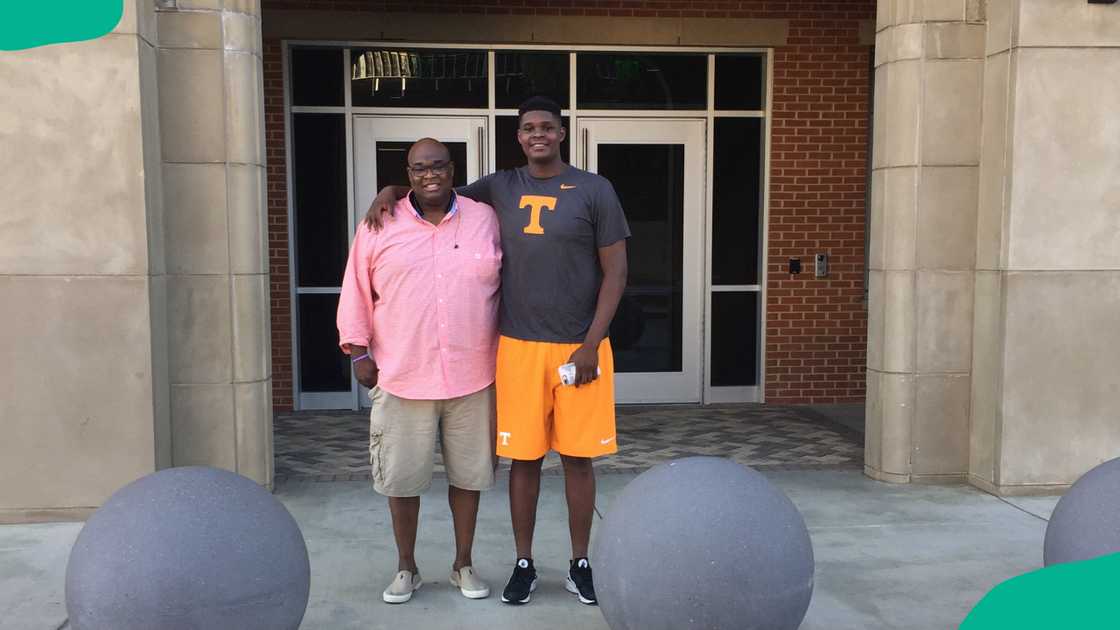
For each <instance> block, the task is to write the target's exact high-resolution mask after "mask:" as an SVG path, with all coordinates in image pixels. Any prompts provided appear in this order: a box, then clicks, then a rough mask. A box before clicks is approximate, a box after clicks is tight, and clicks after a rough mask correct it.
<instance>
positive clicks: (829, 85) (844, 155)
mask: <svg viewBox="0 0 1120 630" xmlns="http://www.w3.org/2000/svg"><path fill="white" fill-rule="evenodd" d="M263 8H264V19H265V20H266V21H267V20H268V11H269V10H270V9H285V10H298V9H314V10H340V11H341V10H345V11H373V12H384V11H393V12H407V11H411V12H425V11H427V12H434V11H439V12H441V13H487V14H532V15H600V16H634V17H714V18H721V17H727V18H774V19H787V20H789V21H790V31H789V40H788V41H789V45H787V46H783V47H779V48H777V49H776V50H775V55H774V86H773V91H774V100H773V115H772V137H771V155H770V162H769V165H770V228H769V248H770V249H769V260H768V261H767V268H768V271H769V276H768V285H767V289H768V304H767V305H766V308H767V312H768V321H767V327H766V348H765V358H764V361H765V365H766V380H767V383H766V400H767V401H768V402H771V403H832V402H859V401H862V400H863V397H864V382H865V380H864V379H865V376H864V371H865V367H866V348H867V309H866V305H865V303H864V300H863V297H864V286H863V285H864V282H863V278H864V276H863V270H864V261H865V257H864V208H865V200H866V185H867V151H868V129H869V117H870V113H869V110H870V103H871V95H870V76H869V71H870V60H871V48H870V47H868V46H860V45H858V28H859V21H860V20H873V19H874V18H875V0H788V1H784V2H783V1H777V0H462V1H461V2H455V1H453V0H413V1H410V2H407V3H404V2H393V1H389V2H381V1H374V2H358V1H354V0H349V1H343V0H263ZM280 63H281V60H280V43H279V42H278V41H268V40H266V41H265V57H264V64H265V115H266V121H267V122H266V133H267V136H268V138H267V142H268V195H269V198H268V207H269V231H270V234H269V251H270V264H271V271H272V309H273V310H272V331H273V332H272V337H273V338H272V373H273V406H274V408H275V409H277V410H286V409H290V408H291V405H292V360H291V359H292V350H291V303H290V300H289V293H288V291H289V274H288V249H287V244H288V225H287V203H288V201H287V192H286V188H285V186H286V181H285V174H284V171H285V166H284V165H285V161H284V125H283V85H282V77H281V69H280ZM818 252H827V253H829V254H830V275H829V277H828V278H825V279H822V280H816V279H814V278H813V277H812V257H813V255H814V254H815V253H818ZM790 258H800V259H801V260H802V263H803V264H804V266H805V272H804V273H802V274H801V275H800V276H790V275H789V273H788V260H789V259H790Z"/></svg>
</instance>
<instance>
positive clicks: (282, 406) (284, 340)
mask: <svg viewBox="0 0 1120 630" xmlns="http://www.w3.org/2000/svg"><path fill="white" fill-rule="evenodd" d="M282 63H283V61H282V59H281V50H280V42H279V41H275V40H266V41H265V42H264V115H265V121H264V133H265V144H266V151H265V155H266V156H267V164H268V167H267V178H268V180H267V181H268V272H269V294H270V295H269V301H270V305H271V307H272V407H273V409H274V410H276V411H290V410H291V409H292V299H291V274H290V273H289V270H288V261H289V257H288V178H287V156H286V155H285V154H284V69H283V66H282Z"/></svg>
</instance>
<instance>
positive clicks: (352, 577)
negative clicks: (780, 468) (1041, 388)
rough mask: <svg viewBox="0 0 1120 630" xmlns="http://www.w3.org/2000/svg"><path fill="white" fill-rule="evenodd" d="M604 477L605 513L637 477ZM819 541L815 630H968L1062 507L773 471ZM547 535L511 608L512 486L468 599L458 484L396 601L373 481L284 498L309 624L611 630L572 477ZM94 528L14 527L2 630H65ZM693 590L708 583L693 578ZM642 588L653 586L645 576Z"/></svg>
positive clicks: (432, 504)
mask: <svg viewBox="0 0 1120 630" xmlns="http://www.w3.org/2000/svg"><path fill="white" fill-rule="evenodd" d="M634 476H635V475H633V474H621V473H619V474H604V475H601V476H600V484H599V489H600V500H599V507H600V509H601V510H605V509H607V508H608V506H609V504H610V501H611V498H612V497H614V496H616V495H617V493H618V492H619V491H620V490H621V489H622V488H623V487H624V486H625V485H626V484H627V483H628V482H629V481H630V480H632V479H633V478H634ZM767 476H768V477H769V478H770V479H771V480H772V481H773V482H774V483H776V484H777V485H778V486H779V487H780V488H782V490H784V491H785V492H786V493H787V494H788V495H789V496H790V498H791V499H793V501H794V503H796V504H797V506H798V508H799V509H800V510H801V512H802V514H803V515H804V516H805V520H806V522H807V523H808V525H809V529H810V532H811V535H812V538H813V546H814V550H815V554H816V560H817V567H816V590H815V593H814V595H813V603H812V605H811V606H810V608H809V613H808V616H807V617H806V620H805V623H804V624H803V626H802V628H803V630H825V629H827V630H849V629H850V630H877V629H887V628H898V629H906V630H924V629H929V630H945V629H947V628H955V627H956V626H957V624H959V623H960V621H961V620H962V619H963V618H964V616H965V615H966V614H967V613H968V611H969V610H970V609H971V607H972V606H973V605H974V604H975V603H976V602H977V601H978V600H979V599H980V598H981V597H982V596H983V595H984V594H985V593H986V592H987V591H988V590H989V589H990V588H991V587H992V586H994V585H995V584H997V583H999V582H1000V581H1002V580H1004V579H1007V578H1009V577H1012V576H1014V575H1017V574H1020V573H1023V572H1025V571H1029V570H1032V569H1035V568H1038V567H1039V566H1040V565H1041V561H1042V539H1043V533H1044V531H1045V527H1046V522H1045V519H1046V518H1048V517H1049V515H1050V512H1051V510H1052V509H1053V506H1054V504H1055V503H1056V501H1057V498H1056V497H1046V498H1017V499H1010V500H1006V501H1005V500H1001V499H998V498H995V497H992V496H990V495H987V494H984V493H981V492H979V491H977V490H974V489H971V488H968V487H965V486H950V487H935V486H895V485H887V484H882V483H878V482H875V481H871V480H869V479H867V478H865V477H863V476H862V475H861V474H859V473H858V472H854V471H853V472H848V471H800V472H769V473H767ZM543 485H544V487H543V489H542V495H541V508H540V513H539V517H538V525H537V538H536V549H535V551H536V554H535V555H536V561H537V566H538V570H539V572H540V574H541V578H542V580H541V585H540V588H539V589H538V590H537V592H536V593H535V594H534V596H533V601H532V602H531V603H530V604H529V605H527V606H522V607H520V608H515V607H510V606H505V605H503V604H501V603H500V602H498V599H497V594H499V593H500V589H501V587H502V585H503V584H504V581H505V579H506V578H507V577H508V573H507V572H508V570H509V568H510V565H511V562H512V556H513V539H512V533H511V530H510V526H509V518H508V511H507V503H506V494H505V492H506V486H505V480H504V479H502V480H501V483H500V485H499V487H498V488H496V489H495V490H494V491H492V492H489V493H486V494H485V495H484V497H483V503H482V507H481V510H480V517H479V518H480V520H479V528H478V529H479V534H478V541H477V543H476V547H475V566H476V567H477V569H478V571H479V572H480V573H481V574H482V575H483V576H484V577H486V578H487V579H488V580H489V581H490V583H491V587H492V589H493V590H494V591H495V595H492V596H491V597H490V599H488V600H482V601H470V600H466V599H464V598H463V597H462V596H460V595H459V594H458V593H457V592H456V591H454V590H453V589H452V588H451V587H450V586H449V585H448V583H447V571H448V569H449V565H450V562H451V558H452V552H451V551H452V546H451V534H450V532H451V524H450V519H449V515H448V512H447V508H446V499H445V497H446V487H447V486H446V483H445V482H443V481H438V480H437V481H436V483H435V485H434V486H433V488H432V490H431V491H430V492H429V493H428V494H427V495H425V497H424V499H423V507H422V510H423V511H422V516H421V532H420V536H419V545H418V546H419V550H418V562H419V565H420V569H421V572H422V574H423V575H424V578H425V585H424V588H423V589H422V590H421V591H420V592H419V593H418V594H417V595H416V597H415V598H414V599H413V601H412V602H410V603H408V604H405V605H401V606H389V605H386V604H383V603H381V600H380V592H381V589H382V588H383V587H384V586H385V584H386V583H387V582H386V581H387V580H388V579H389V578H390V576H391V574H392V573H393V571H394V569H395V566H396V559H395V558H396V555H395V552H394V548H393V542H392V535H391V532H390V528H389V520H388V518H389V517H388V509H387V506H386V505H385V501H384V499H382V498H381V497H378V496H376V495H374V494H373V491H372V490H371V489H369V487H368V486H367V485H366V484H365V483H362V482H333V483H314V482H291V483H288V484H286V485H284V486H282V487H281V488H279V489H278V491H277V497H278V498H279V499H280V500H281V501H283V502H284V504H285V505H287V507H288V509H289V510H291V512H292V514H293V515H294V516H295V517H296V520H297V521H299V523H300V526H301V528H302V529H303V533H304V536H305V538H306V539H307V546H308V549H309V550H310V552H311V570H312V586H311V600H310V604H309V606H308V610H307V615H306V617H305V619H304V624H303V628H305V629H315V630H319V629H322V630H344V629H350V628H354V629H357V628H362V629H364V630H371V629H385V630H388V629H394V630H396V629H400V628H423V629H425V630H472V629H475V628H485V629H488V630H504V629H507V628H508V629H515V628H516V629H520V628H533V629H534V630H551V629H556V630H560V629H564V630H569V629H571V628H580V629H605V628H607V626H606V623H605V622H604V621H603V618H602V616H601V615H600V613H599V611H598V609H596V608H593V607H588V606H582V605H580V604H579V603H577V602H576V600H575V599H574V597H573V596H571V595H569V594H568V593H567V592H565V591H564V588H563V575H564V571H565V569H566V566H567V558H568V540H567V524H566V523H567V518H566V508H565V506H564V500H563V479H562V478H560V477H548V476H546V477H545V478H544V480H543ZM79 529H80V524H47V525H10V526H2V527H0V629H3V630H9V629H10V630H37V629H46V630H57V629H58V628H60V627H63V626H64V623H65V619H66V614H65V604H64V602H63V578H64V575H65V567H66V556H67V553H68V552H69V548H70V546H71V545H72V544H73V541H74V539H75V537H76V536H77V534H78V531H79ZM681 578H682V579H693V577H692V576H688V575H682V576H681ZM635 579H641V577H640V576H635Z"/></svg>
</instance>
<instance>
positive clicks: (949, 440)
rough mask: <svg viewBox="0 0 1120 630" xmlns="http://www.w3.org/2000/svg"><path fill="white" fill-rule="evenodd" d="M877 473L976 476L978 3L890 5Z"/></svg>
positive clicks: (876, 310) (879, 70)
mask: <svg viewBox="0 0 1120 630" xmlns="http://www.w3.org/2000/svg"><path fill="white" fill-rule="evenodd" d="M878 7H879V10H878V16H877V34H876V46H875V57H876V59H875V66H876V68H875V103H874V109H875V120H874V146H873V148H872V209H871V234H870V252H869V254H870V282H869V290H870V291H869V293H870V307H869V313H868V352H867V354H868V364H867V365H868V370H867V375H868V376H867V379H868V382H867V431H866V456H865V457H866V462H865V463H866V465H865V471H866V473H867V474H868V475H870V476H872V477H874V478H876V479H882V480H886V481H895V482H910V481H946V480H958V479H964V478H965V477H966V476H967V473H968V453H969V449H968V444H969V442H968V436H969V396H970V376H971V362H972V343H971V342H972V316H973V303H972V302H973V266H974V261H975V251H976V205H977V195H978V192H977V188H978V171H979V163H980V140H979V138H980V128H981V127H980V111H981V107H980V105H981V86H982V76H983V75H982V71H983V56H984V28H985V27H984V24H983V22H982V20H983V16H982V15H981V8H982V7H981V3H980V2H979V0H968V1H966V0H880V2H879V5H878Z"/></svg>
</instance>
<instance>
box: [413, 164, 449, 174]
mask: <svg viewBox="0 0 1120 630" xmlns="http://www.w3.org/2000/svg"><path fill="white" fill-rule="evenodd" d="M452 164H453V163H452V162H437V163H435V164H432V165H430V166H410V167H408V173H409V174H410V175H412V176H413V177H423V176H425V175H427V174H428V173H431V174H432V175H435V176H437V177H443V176H444V175H447V174H448V173H450V172H451V165H452Z"/></svg>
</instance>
